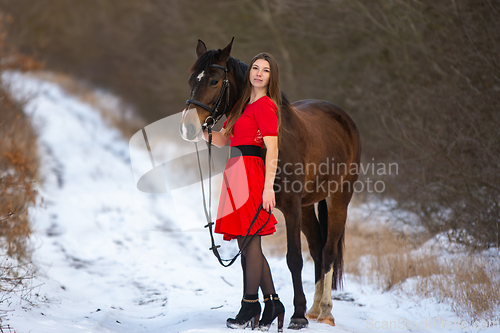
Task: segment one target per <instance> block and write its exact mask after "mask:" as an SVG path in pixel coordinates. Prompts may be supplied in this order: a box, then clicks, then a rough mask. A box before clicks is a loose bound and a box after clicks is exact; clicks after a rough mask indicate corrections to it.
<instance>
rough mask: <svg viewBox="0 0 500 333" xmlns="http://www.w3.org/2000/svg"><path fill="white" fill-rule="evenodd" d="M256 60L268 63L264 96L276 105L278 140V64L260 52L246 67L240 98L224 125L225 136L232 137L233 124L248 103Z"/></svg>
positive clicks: (279, 121) (279, 120) (279, 114)
mask: <svg viewBox="0 0 500 333" xmlns="http://www.w3.org/2000/svg"><path fill="white" fill-rule="evenodd" d="M258 59H263V60H266V61H267V62H268V63H269V67H270V75H269V84H268V85H267V93H266V95H267V96H268V97H269V98H270V99H271V100H272V101H273V102H274V104H276V108H277V113H278V138H279V128H280V125H281V108H280V106H281V103H282V99H281V89H280V76H279V67H278V62H277V61H276V59H274V57H273V56H272V55H271V54H269V53H267V52H262V53H259V54H257V55H256V56H255V57H254V58H253V59H252V61H251V62H250V66H248V69H247V72H246V74H245V88H244V89H243V93H242V94H241V98H240V99H239V100H238V102H236V105H235V106H234V109H233V111H232V112H231V115H230V116H229V120H228V122H227V124H226V132H225V134H226V136H227V135H233V130H234V123H235V122H236V120H238V119H239V118H240V117H241V115H242V114H243V110H244V109H245V106H246V105H247V104H248V102H249V101H250V96H251V94H252V83H251V82H250V71H251V70H252V66H253V64H254V62H255V61H257V60H258Z"/></svg>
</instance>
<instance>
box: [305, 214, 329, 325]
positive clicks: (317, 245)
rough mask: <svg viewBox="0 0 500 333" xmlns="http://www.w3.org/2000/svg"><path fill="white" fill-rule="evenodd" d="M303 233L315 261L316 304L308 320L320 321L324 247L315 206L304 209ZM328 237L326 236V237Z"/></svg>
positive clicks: (308, 312) (310, 310)
mask: <svg viewBox="0 0 500 333" xmlns="http://www.w3.org/2000/svg"><path fill="white" fill-rule="evenodd" d="M302 232H303V233H304V235H305V236H306V239H307V243H308V245H309V253H310V254H311V257H312V259H313V261H314V282H315V292H314V303H313V305H312V307H311V308H310V309H309V311H307V314H306V318H307V319H318V317H319V316H320V314H321V309H320V301H321V298H322V297H323V285H324V281H323V280H324V279H323V274H322V267H323V266H322V264H323V263H322V260H321V258H322V251H323V246H324V240H323V236H322V234H321V228H320V225H319V222H318V219H317V218H316V213H315V212H314V205H311V206H306V207H302ZM325 236H326V235H325Z"/></svg>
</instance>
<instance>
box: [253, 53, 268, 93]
mask: <svg viewBox="0 0 500 333" xmlns="http://www.w3.org/2000/svg"><path fill="white" fill-rule="evenodd" d="M270 73H271V67H270V66H269V62H268V61H267V60H264V59H257V60H256V61H255V62H254V63H253V65H252V68H251V69H250V83H251V84H252V86H254V87H255V88H265V87H267V86H268V84H269V77H270Z"/></svg>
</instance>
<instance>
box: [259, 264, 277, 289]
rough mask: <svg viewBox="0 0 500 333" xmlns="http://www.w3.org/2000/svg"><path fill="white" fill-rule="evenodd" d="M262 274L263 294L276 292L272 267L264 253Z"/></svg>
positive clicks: (261, 286)
mask: <svg viewBox="0 0 500 333" xmlns="http://www.w3.org/2000/svg"><path fill="white" fill-rule="evenodd" d="M262 259H263V260H262V276H261V278H260V289H262V294H264V295H269V294H275V293H276V291H275V289H274V283H273V277H272V275H271V269H270V267H269V263H268V262H267V259H266V257H265V256H264V255H262Z"/></svg>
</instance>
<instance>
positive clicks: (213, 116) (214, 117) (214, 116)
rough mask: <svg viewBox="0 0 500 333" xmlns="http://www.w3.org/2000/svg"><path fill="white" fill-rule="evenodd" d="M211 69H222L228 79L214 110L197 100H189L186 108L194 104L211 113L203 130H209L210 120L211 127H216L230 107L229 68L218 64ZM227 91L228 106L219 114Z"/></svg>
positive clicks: (224, 82) (223, 84) (225, 80)
mask: <svg viewBox="0 0 500 333" xmlns="http://www.w3.org/2000/svg"><path fill="white" fill-rule="evenodd" d="M210 67H213V68H218V69H222V70H223V71H224V73H225V74H226V78H225V79H224V81H223V82H222V88H221V90H220V93H219V97H217V100H216V101H215V103H214V106H213V108H211V107H210V106H208V105H206V104H204V103H202V102H199V101H197V100H195V99H188V100H187V101H186V107H188V106H189V104H194V105H198V106H199V107H202V108H204V109H205V110H207V111H208V112H210V116H208V117H207V119H205V123H204V124H203V128H208V120H209V119H212V124H211V125H212V126H213V125H215V124H216V123H217V122H218V121H219V120H220V118H221V117H222V116H223V115H224V114H225V113H226V108H227V106H228V105H229V78H228V75H227V73H228V72H229V70H228V69H227V67H224V66H221V65H217V64H211V65H210ZM226 90H227V94H226V104H225V105H224V111H222V112H221V113H219V114H217V112H218V111H219V106H220V104H221V103H222V98H223V96H224V93H225V92H226Z"/></svg>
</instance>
